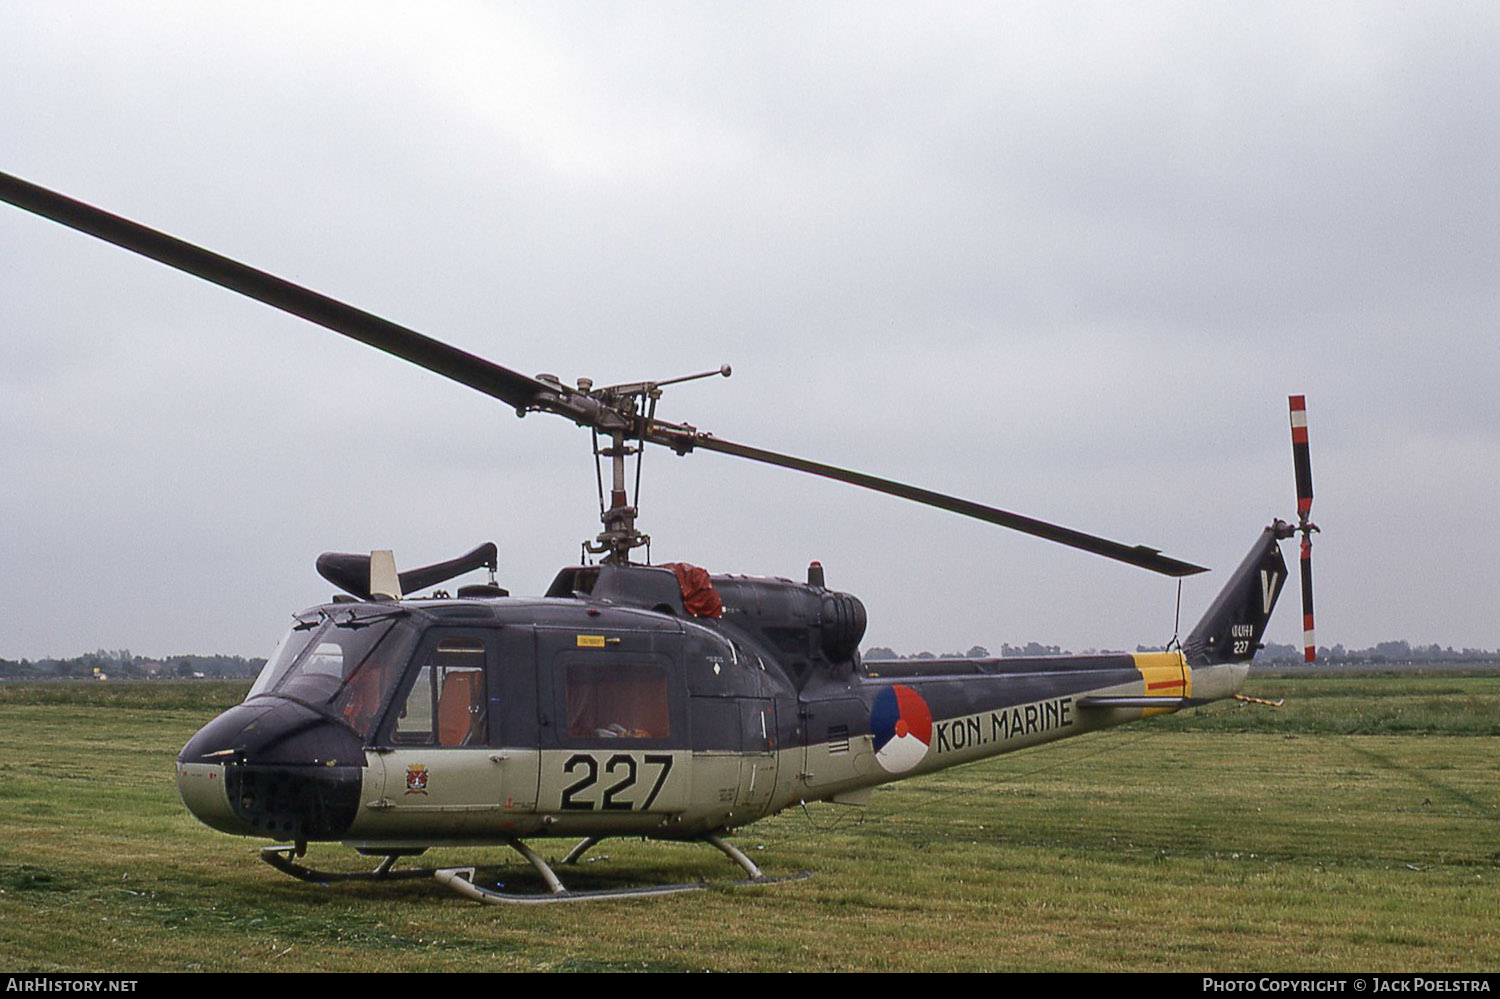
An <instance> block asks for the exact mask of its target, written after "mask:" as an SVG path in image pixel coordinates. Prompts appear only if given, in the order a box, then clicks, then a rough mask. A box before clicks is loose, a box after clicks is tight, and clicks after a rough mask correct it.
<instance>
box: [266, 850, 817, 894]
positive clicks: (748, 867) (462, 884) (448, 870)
mask: <svg viewBox="0 0 1500 999" xmlns="http://www.w3.org/2000/svg"><path fill="white" fill-rule="evenodd" d="M602 838H603V837H595V836H591V837H589V838H587V839H585V840H583V841H582V842H580V843H579V844H578V845H577V846H575V847H573V849H572V850H570V851H568V855H567V856H566V857H564V858H563V863H565V864H574V863H577V861H578V859H579V858H580V857H582V856H583V854H584V853H585V852H587V851H588V850H590V849H591V848H593V847H594V846H595V845H596V844H598V843H599V841H600V840H601V839H602ZM702 841H703V842H705V843H708V844H709V845H711V846H713V847H714V848H716V849H718V850H719V851H720V852H721V853H723V854H724V855H725V856H727V857H728V858H729V859H731V860H733V861H734V862H735V863H736V864H739V865H740V868H741V869H743V870H744V872H745V873H746V874H747V875H748V877H746V878H744V879H741V880H739V881H731V882H729V884H730V885H732V886H735V887H745V886H756V885H772V884H781V883H784V882H788V881H801V880H802V879H804V878H807V877H811V872H810V871H799V872H798V873H796V874H790V875H787V876H785V877H779V878H772V877H767V876H766V875H765V874H764V873H762V872H761V869H760V868H759V867H757V866H755V863H754V861H752V860H751V859H750V858H749V857H747V856H745V854H744V853H743V852H742V851H740V850H739V848H737V847H735V846H734V845H733V844H731V843H729V842H727V841H725V840H724V838H723V837H721V836H717V835H708V836H704V837H702ZM506 845H507V846H509V847H510V848H511V849H513V850H515V851H516V852H517V853H519V854H520V855H521V856H523V857H525V858H526V861H527V862H528V863H529V864H531V866H532V867H534V868H535V869H536V872H537V873H538V874H540V875H541V877H542V880H543V881H544V882H545V883H546V885H547V891H548V893H547V894H540V893H535V894H522V893H514V892H502V891H495V890H494V889H492V888H486V887H484V886H483V885H481V884H477V883H476V882H475V880H474V878H475V871H476V868H474V867H414V868H409V869H406V870H400V871H398V870H395V869H394V867H395V864H396V861H397V860H399V859H400V858H401V857H403V856H407V855H409V854H410V853H412V851H409V850H403V851H396V852H392V853H390V854H387V855H386V856H384V857H383V858H382V859H381V861H380V863H379V865H378V866H376V868H375V869H374V870H373V871H350V872H339V871H319V870H316V869H314V868H311V867H307V866H306V865H304V864H299V863H297V861H296V860H295V859H294V858H296V857H298V856H300V855H301V853H302V851H301V850H299V848H298V847H297V846H267V847H263V848H262V849H261V851H260V859H261V860H264V861H265V862H266V863H268V864H270V865H271V866H272V867H274V868H276V869H277V870H278V871H281V872H282V873H283V874H289V875H291V876H292V877H294V878H297V879H298V880H300V881H308V882H311V883H313V884H321V885H327V884H331V883H333V882H335V881H394V880H402V879H409V878H425V877H431V878H434V879H436V880H437V881H438V883H439V884H443V885H446V886H447V887H449V888H452V889H453V890H454V891H456V892H458V893H459V894H460V895H463V896H464V897H465V898H471V899H474V900H475V901H476V902H485V903H487V904H490V905H543V904H547V903H550V902H587V901H590V900H594V899H634V898H652V897H654V896H657V895H677V894H680V893H683V892H690V891H703V890H704V889H706V888H708V887H710V885H709V884H708V883H706V882H689V883H684V884H660V885H644V886H641V887H638V888H604V889H597V890H592V891H572V890H570V889H568V888H567V887H566V886H565V885H564V884H563V883H562V880H561V879H560V878H558V876H557V873H556V872H555V871H553V870H552V868H551V867H550V866H549V865H548V864H547V862H546V861H545V860H543V859H542V857H541V856H540V855H539V854H538V853H537V852H536V851H535V850H533V849H531V847H529V846H527V845H526V844H525V843H523V842H521V841H520V840H518V839H512V840H507V841H506ZM417 852H420V851H417Z"/></svg>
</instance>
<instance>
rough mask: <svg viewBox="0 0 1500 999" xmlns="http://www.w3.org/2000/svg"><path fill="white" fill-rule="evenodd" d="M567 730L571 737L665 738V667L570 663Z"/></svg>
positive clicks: (668, 728)
mask: <svg viewBox="0 0 1500 999" xmlns="http://www.w3.org/2000/svg"><path fill="white" fill-rule="evenodd" d="M566 676H567V679H566V683H567V711H568V735H569V736H571V737H572V738H574V739H666V738H669V737H670V736H671V734H672V732H671V722H670V714H669V711H668V706H667V671H666V670H665V669H664V668H663V667H661V666H652V665H649V664H646V663H618V662H609V663H576V662H575V663H571V664H569V665H568V667H567V674H566Z"/></svg>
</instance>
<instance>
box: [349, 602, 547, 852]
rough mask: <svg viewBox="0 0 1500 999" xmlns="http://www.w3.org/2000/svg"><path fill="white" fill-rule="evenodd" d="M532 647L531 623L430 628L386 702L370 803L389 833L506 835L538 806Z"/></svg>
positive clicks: (373, 760)
mask: <svg viewBox="0 0 1500 999" xmlns="http://www.w3.org/2000/svg"><path fill="white" fill-rule="evenodd" d="M535 687H536V670H535V651H534V641H533V637H532V632H531V629H529V628H433V629H430V630H429V631H428V632H427V633H426V634H425V635H424V636H423V638H422V641H421V643H420V644H419V645H418V647H417V652H416V654H415V655H414V656H413V657H412V659H411V662H410V664H409V665H408V667H407V672H406V675H405V676H404V677H403V679H402V681H401V684H400V686H399V687H397V689H396V692H395V696H394V699H393V701H392V703H391V704H390V705H389V706H388V707H387V709H386V714H385V717H384V721H383V723H382V725H381V727H380V730H379V738H378V740H377V747H376V748H374V749H372V750H371V752H370V760H371V764H372V766H375V765H378V766H380V767H381V768H382V771H383V775H382V792H381V795H380V798H379V800H378V801H376V802H367V803H366V805H367V808H368V809H370V810H372V811H375V812H379V813H383V814H384V816H385V819H384V821H382V822H379V823H377V824H378V825H384V826H388V827H389V828H390V830H391V831H392V832H395V831H396V830H397V829H407V830H409V831H412V832H420V833H421V834H422V835H425V836H429V837H431V838H444V837H459V836H463V835H489V834H494V833H496V832H501V833H503V832H505V831H507V830H508V829H509V828H510V826H511V822H510V819H511V818H513V817H516V816H518V815H519V814H521V813H525V814H529V813H530V812H531V811H532V810H533V809H534V808H535V805H536V792H537V772H538V770H537V767H538V758H539V756H538V753H537V741H536V740H537V732H536V720H535V719H536V715H535V710H534V705H535V703H536V689H535Z"/></svg>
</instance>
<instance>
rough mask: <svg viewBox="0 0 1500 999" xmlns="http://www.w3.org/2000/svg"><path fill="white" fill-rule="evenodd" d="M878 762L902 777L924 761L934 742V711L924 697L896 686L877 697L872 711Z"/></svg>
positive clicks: (872, 725)
mask: <svg viewBox="0 0 1500 999" xmlns="http://www.w3.org/2000/svg"><path fill="white" fill-rule="evenodd" d="M870 734H871V735H872V736H874V737H875V759H876V760H877V761H878V762H879V763H880V765H881V766H882V767H883V768H884V769H885V771H886V772H887V773H893V774H899V773H904V772H905V771H907V770H910V769H911V768H912V767H914V766H916V765H917V764H918V763H921V762H922V759H923V757H925V756H926V755H927V746H928V744H929V743H931V742H932V712H931V711H930V710H929V709H928V707H927V702H926V701H924V700H922V695H921V694H919V693H917V692H916V691H915V690H912V689H911V688H910V687H907V686H903V685H902V684H899V683H898V684H894V685H892V686H890V687H887V688H885V689H884V690H882V691H881V692H880V693H879V694H877V695H875V705H874V707H872V708H871V709H870Z"/></svg>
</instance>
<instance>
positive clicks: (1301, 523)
mask: <svg viewBox="0 0 1500 999" xmlns="http://www.w3.org/2000/svg"><path fill="white" fill-rule="evenodd" d="M1290 405H1291V414H1292V464H1293V465H1294V467H1295V468H1296V472H1297V526H1296V527H1295V528H1292V529H1291V530H1292V531H1295V532H1297V533H1300V534H1301V535H1302V558H1301V569H1302V649H1303V658H1304V659H1305V660H1306V661H1307V662H1314V661H1316V660H1317V658H1318V645H1317V641H1316V639H1315V638H1314V634H1313V588H1312V536H1313V534H1314V533H1316V532H1317V531H1318V525H1317V524H1314V523H1313V522H1312V521H1311V520H1310V519H1308V518H1309V517H1311V515H1312V501H1313V486H1312V458H1311V456H1310V455H1309V453H1308V446H1307V397H1306V396H1300V395H1294V396H1291V397H1290ZM1289 526H1290V525H1289Z"/></svg>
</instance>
